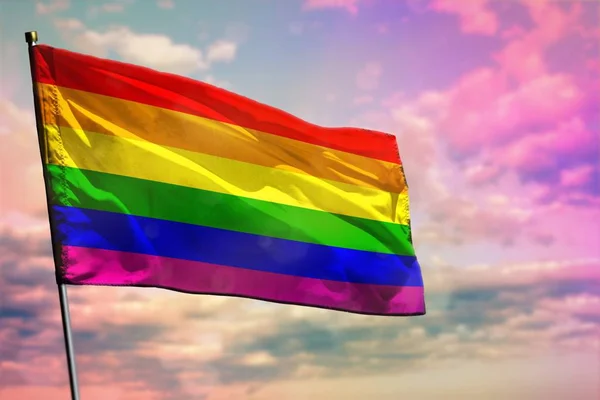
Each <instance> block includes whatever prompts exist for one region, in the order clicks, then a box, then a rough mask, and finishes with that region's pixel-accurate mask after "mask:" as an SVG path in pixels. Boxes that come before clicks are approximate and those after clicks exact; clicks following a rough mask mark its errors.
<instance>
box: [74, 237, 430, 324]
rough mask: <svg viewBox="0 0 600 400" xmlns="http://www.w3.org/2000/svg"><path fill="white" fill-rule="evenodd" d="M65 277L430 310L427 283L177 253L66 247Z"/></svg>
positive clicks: (340, 306) (347, 307) (387, 310)
mask: <svg viewBox="0 0 600 400" xmlns="http://www.w3.org/2000/svg"><path fill="white" fill-rule="evenodd" d="M63 260H64V274H63V277H64V283H68V284H73V285H110V286H146V287H158V288H165V289H172V290H178V291H183V292H189V293H197V294H201V293H202V294H215V295H227V296H239V297H249V298H253V299H261V300H266V301H273V302H279V303H287V304H297V305H305V306H314V307H321V308H330V309H337V310H343V311H350V312H355V313H361V314H377V315H421V314H424V313H425V300H424V290H423V287H422V286H387V285H372V284H363V283H348V282H337V281H330V280H323V279H315V278H303V277H297V276H291V275H284V274H276V273H271V272H262V271H254V270H249V269H243V268H236V267H228V266H223V265H215V264H207V263H203V262H197V261H187V260H180V259H175V258H167V257H158V256H151V255H145V254H137V253H126V252H118V251H112V250H101V249H91V248H85V247H76V246H65V247H63Z"/></svg>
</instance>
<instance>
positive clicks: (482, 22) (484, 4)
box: [430, 0, 499, 35]
mask: <svg viewBox="0 0 600 400" xmlns="http://www.w3.org/2000/svg"><path fill="white" fill-rule="evenodd" d="M430 8H431V9H432V10H434V11H437V12H443V13H448V14H454V15H456V16H458V18H459V21H460V29H461V31H462V32H464V33H469V34H480V35H494V34H496V32H497V31H498V25H499V23H498V19H497V17H496V14H494V13H493V12H492V11H491V10H490V9H489V7H488V0H470V1H453V0H434V1H433V2H432V3H431V5H430Z"/></svg>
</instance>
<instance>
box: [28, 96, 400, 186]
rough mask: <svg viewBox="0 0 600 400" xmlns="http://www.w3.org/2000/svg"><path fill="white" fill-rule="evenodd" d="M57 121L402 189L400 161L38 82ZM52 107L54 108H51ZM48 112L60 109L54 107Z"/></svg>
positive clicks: (209, 152)
mask: <svg viewBox="0 0 600 400" xmlns="http://www.w3.org/2000/svg"><path fill="white" fill-rule="evenodd" d="M39 90H40V93H41V97H42V98H50V99H53V101H51V102H45V103H44V104H45V107H52V108H53V109H54V108H58V119H57V120H56V122H55V123H56V124H58V125H59V126H63V127H69V128H74V129H81V130H84V131H91V132H98V133H103V134H106V135H112V136H117V137H125V138H133V139H138V140H146V141H149V142H152V143H155V144H158V145H161V146H168V147H174V148H179V149H183V150H188V151H193V152H197V153H204V154H209V155H214V156H217V157H222V158H229V159H233V160H237V161H243V162H247V163H252V164H256V165H262V166H265V167H270V168H278V169H283V170H288V171H293V172H301V173H305V174H307V175H311V176H315V177H320V178H323V179H329V180H335V181H338V182H343V183H350V184H353V185H358V186H365V187H372V188H377V189H381V190H384V191H387V192H392V193H401V192H403V190H404V189H405V187H406V183H405V181H404V174H403V173H402V170H401V167H400V166H399V165H398V164H394V163H389V162H386V161H380V160H376V159H372V158H367V157H363V156H359V155H356V154H352V153H346V152H343V151H339V150H332V149H328V148H325V147H322V146H317V145H313V144H310V143H306V142H302V141H298V140H294V139H289V138H286V137H282V136H277V135H271V134H268V133H263V132H259V131H255V130H251V129H244V128H241V127H239V126H236V125H231V124H227V123H224V122H219V121H215V120H211V119H207V118H202V117H198V116H194V115H190V114H185V113H180V112H177V111H172V110H168V109H163V108H159V107H153V106H149V105H146V104H142V103H136V102H132V101H126V100H121V99H118V98H113V97H108V96H102V95H98V94H94V93H89V92H84V91H80V90H74V89H68V88H64V87H56V86H51V85H46V84H40V85H39ZM48 111H52V110H48ZM47 114H50V115H54V114H56V110H54V111H53V112H51V113H48V112H47Z"/></svg>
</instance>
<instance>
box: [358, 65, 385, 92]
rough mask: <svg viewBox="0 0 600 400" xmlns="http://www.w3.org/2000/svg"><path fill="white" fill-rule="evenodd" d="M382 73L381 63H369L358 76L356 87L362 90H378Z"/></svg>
mask: <svg viewBox="0 0 600 400" xmlns="http://www.w3.org/2000/svg"><path fill="white" fill-rule="evenodd" d="M382 73H383V67H382V66H381V63H378V62H369V63H367V64H366V65H365V66H364V67H363V68H362V69H361V70H360V71H359V72H358V73H357V74H356V86H357V87H358V88H359V89H361V90H373V89H377V87H379V80H380V79H381V74H382Z"/></svg>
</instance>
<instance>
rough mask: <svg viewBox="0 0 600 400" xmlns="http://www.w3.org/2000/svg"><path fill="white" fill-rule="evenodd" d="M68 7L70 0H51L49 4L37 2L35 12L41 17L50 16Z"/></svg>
mask: <svg viewBox="0 0 600 400" xmlns="http://www.w3.org/2000/svg"><path fill="white" fill-rule="evenodd" d="M70 5H71V4H70V0H52V1H50V2H49V3H42V2H41V1H39V2H37V3H36V5H35V11H36V12H37V13H38V14H42V15H43V14H52V13H55V12H60V11H65V10H67V9H69V7H70Z"/></svg>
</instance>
